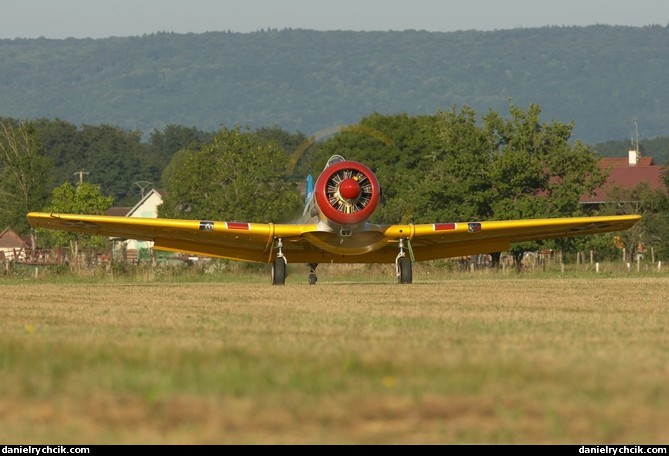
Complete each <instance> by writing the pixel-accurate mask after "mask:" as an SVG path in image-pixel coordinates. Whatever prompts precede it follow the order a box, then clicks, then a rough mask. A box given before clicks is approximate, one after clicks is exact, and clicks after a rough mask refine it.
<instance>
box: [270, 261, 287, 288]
mask: <svg viewBox="0 0 669 456" xmlns="http://www.w3.org/2000/svg"><path fill="white" fill-rule="evenodd" d="M285 284H286V261H285V260H284V259H283V258H277V259H275V260H274V263H272V285H285Z"/></svg>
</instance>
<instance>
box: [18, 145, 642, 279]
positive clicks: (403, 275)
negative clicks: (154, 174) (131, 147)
mask: <svg viewBox="0 0 669 456" xmlns="http://www.w3.org/2000/svg"><path fill="white" fill-rule="evenodd" d="M380 193H381V187H380V185H379V182H378V180H377V178H376V176H375V175H374V173H373V172H372V171H371V170H370V169H369V168H368V167H367V166H365V165H364V164H362V163H359V162H355V161H350V160H345V159H344V158H343V157H342V156H340V155H334V156H332V157H331V158H330V159H329V160H328V162H327V164H326V166H325V168H324V169H323V172H322V173H321V174H320V175H319V176H318V178H317V180H316V183H315V185H314V184H313V180H312V179H311V177H309V178H308V180H307V195H306V198H305V207H304V212H303V215H302V217H301V218H300V220H299V221H298V222H296V223H288V224H280V223H248V222H224V221H214V220H179V219H161V218H135V217H112V216H103V215H75V214H54V213H46V212H31V213H29V214H28V215H27V217H28V221H29V222H30V224H31V225H32V226H33V227H35V228H49V229H55V230H64V231H73V232H78V233H87V234H96V235H100V236H113V237H120V238H125V239H138V240H145V241H153V243H154V249H158V250H167V251H173V252H187V253H191V254H196V255H202V256H209V257H219V258H228V259H233V260H240V261H250V262H258V263H270V264H272V273H271V277H272V284H274V285H284V284H285V282H286V275H287V264H288V261H290V262H295V263H304V264H306V265H308V266H309V267H310V273H309V283H310V284H312V285H313V284H315V283H316V267H317V266H318V264H320V263H389V264H393V263H394V264H395V271H396V274H397V278H398V282H399V283H411V282H412V263H413V262H415V261H424V260H434V259H440V258H452V257H459V256H465V255H475V254H487V253H491V252H503V251H506V250H509V248H510V246H511V244H512V243H514V242H522V241H534V240H539V239H550V238H563V237H573V236H582V235H587V234H594V233H603V232H609V231H620V230H626V229H629V228H631V227H632V226H633V225H634V224H635V223H637V222H638V221H639V220H641V216H639V215H621V216H601V217H569V218H552V219H528V220H504V221H487V222H446V223H429V224H412V223H409V224H402V225H376V224H371V223H369V222H368V220H369V218H370V217H371V216H372V214H373V213H374V210H375V209H376V208H377V206H378V204H379V199H380Z"/></svg>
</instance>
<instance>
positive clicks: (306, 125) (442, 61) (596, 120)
mask: <svg viewBox="0 0 669 456" xmlns="http://www.w3.org/2000/svg"><path fill="white" fill-rule="evenodd" d="M668 50H669V28H667V27H663V26H649V27H622V26H604V25H597V26H588V27H544V28H527V29H525V28H521V29H514V30H501V31H494V32H481V31H459V32H448V33H440V32H425V31H403V32H392V31H389V32H352V31H328V32H320V31H312V30H300V29H297V30H294V29H286V30H266V31H259V32H254V33H231V32H210V33H203V34H174V33H158V34H151V35H145V36H141V37H125V38H106V39H73V38H70V39H64V40H51V39H14V40H0V116H5V117H13V118H59V119H63V120H67V121H69V122H72V123H75V124H78V125H82V124H88V125H100V124H110V125H115V126H119V127H122V128H125V129H129V130H140V131H142V132H145V133H149V132H151V131H152V130H154V129H161V128H163V127H164V126H166V125H170V124H177V125H183V126H186V127H196V128H199V129H203V130H209V131H211V130H216V129H218V127H219V126H220V125H221V124H223V125H225V126H228V127H232V126H234V125H238V124H239V125H242V126H246V125H248V126H250V127H252V128H258V127H263V126H268V127H270V126H277V127H281V128H283V129H285V130H287V131H290V132H301V133H304V134H306V135H312V134H315V133H317V132H318V131H320V130H323V129H326V128H329V127H333V126H336V125H342V124H351V123H356V122H357V121H358V120H359V119H360V118H362V117H363V116H365V115H368V114H370V113H373V112H379V113H387V114H391V113H399V112H405V113H408V114H433V113H435V112H436V111H437V110H439V109H450V108H451V107H453V106H456V107H461V106H463V105H468V106H471V107H472V108H474V109H475V110H476V112H477V113H478V114H479V115H483V114H485V113H486V112H487V111H488V110H494V111H498V112H501V113H507V112H508V99H511V100H512V101H513V102H514V104H516V105H519V106H527V105H529V104H530V103H537V104H539V105H540V106H541V107H542V110H543V119H544V120H545V121H550V120H552V119H555V120H558V121H561V122H570V121H572V120H573V121H574V122H575V129H574V136H575V138H577V139H580V140H582V141H585V142H588V143H597V142H605V141H609V140H625V139H629V137H630V134H631V132H632V130H633V123H632V122H633V119H636V120H637V121H638V125H639V133H640V135H641V140H642V141H643V140H644V139H647V138H653V137H658V136H668V135H669V90H667V88H666V83H667V75H669V58H667V57H668V54H667V52H668ZM622 153H625V151H622Z"/></svg>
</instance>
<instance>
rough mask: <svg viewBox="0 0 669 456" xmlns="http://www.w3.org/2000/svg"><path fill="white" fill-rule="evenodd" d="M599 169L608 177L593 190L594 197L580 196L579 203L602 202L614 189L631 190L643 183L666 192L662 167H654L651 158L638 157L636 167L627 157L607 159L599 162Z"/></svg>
mask: <svg viewBox="0 0 669 456" xmlns="http://www.w3.org/2000/svg"><path fill="white" fill-rule="evenodd" d="M599 167H600V169H603V170H607V171H608V174H609V177H608V179H607V181H606V183H605V184H604V185H603V186H602V187H600V188H598V189H597V190H595V193H594V195H592V196H590V195H587V196H582V197H581V203H599V202H604V201H606V200H607V196H608V194H609V192H611V190H613V189H614V188H621V189H626V190H631V189H633V188H634V187H636V186H637V185H639V184H640V183H643V182H645V183H647V184H648V186H649V187H650V188H651V189H655V190H665V191H667V188H666V186H665V185H664V180H663V179H662V167H661V166H656V165H654V161H653V158H652V157H640V158H639V162H638V163H637V164H636V165H630V164H629V158H627V157H607V158H603V159H601V160H600V162H599Z"/></svg>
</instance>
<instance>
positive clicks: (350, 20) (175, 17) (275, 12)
mask: <svg viewBox="0 0 669 456" xmlns="http://www.w3.org/2000/svg"><path fill="white" fill-rule="evenodd" d="M668 23H669V1H667V0H337V1H333V0H0V39H5V38H10V39H13V38H40V37H44V38H52V39H64V38H68V37H73V38H107V37H111V36H141V35H145V34H151V33H157V32H175V33H204V32H208V31H233V32H242V33H248V32H255V31H257V30H261V29H268V28H272V29H284V28H294V29H295V28H301V29H310V30H355V31H378V30H380V31H387V30H400V31H401V30H409V29H414V30H427V31H431V32H451V31H456V30H504V29H513V28H521V27H522V28H532V27H544V26H551V25H557V26H572V25H573V26H586V25H594V24H608V25H629V26H636V27H640V26H645V25H662V26H666V25H667V24H668Z"/></svg>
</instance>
